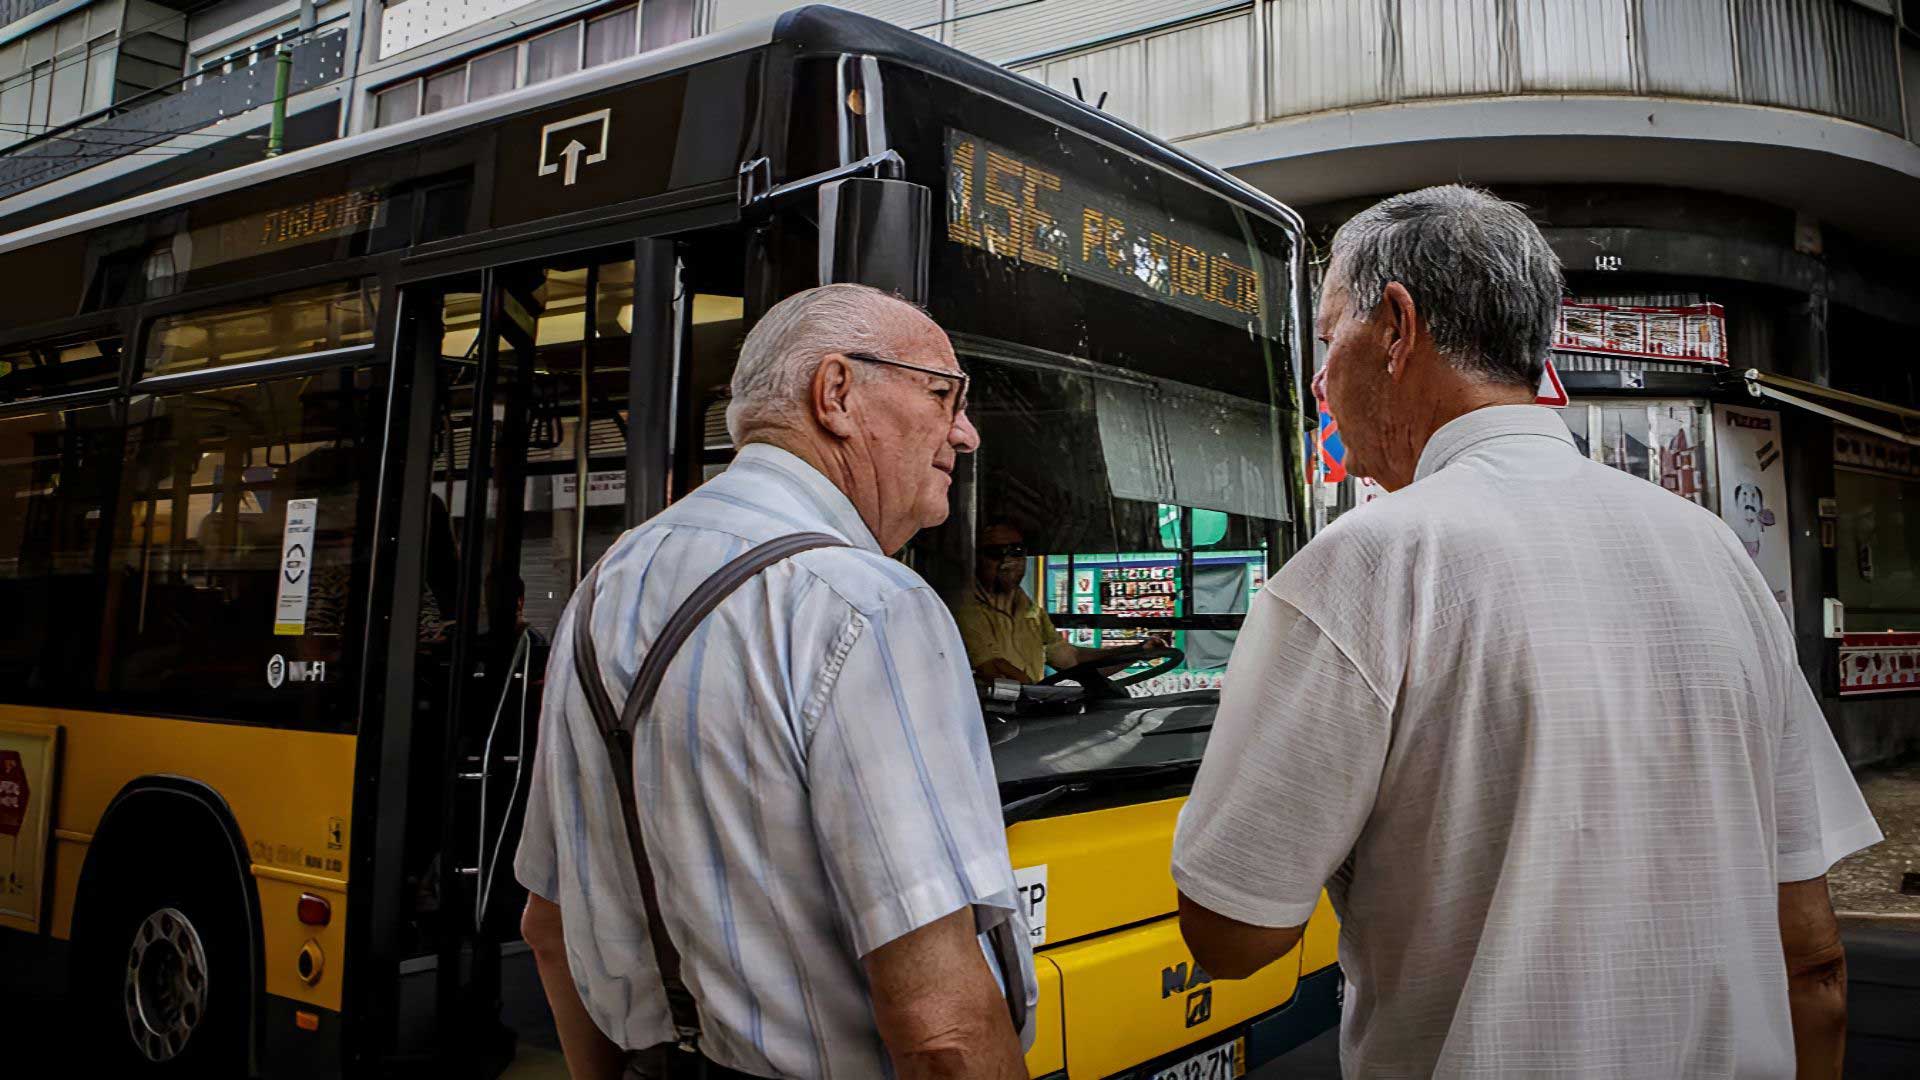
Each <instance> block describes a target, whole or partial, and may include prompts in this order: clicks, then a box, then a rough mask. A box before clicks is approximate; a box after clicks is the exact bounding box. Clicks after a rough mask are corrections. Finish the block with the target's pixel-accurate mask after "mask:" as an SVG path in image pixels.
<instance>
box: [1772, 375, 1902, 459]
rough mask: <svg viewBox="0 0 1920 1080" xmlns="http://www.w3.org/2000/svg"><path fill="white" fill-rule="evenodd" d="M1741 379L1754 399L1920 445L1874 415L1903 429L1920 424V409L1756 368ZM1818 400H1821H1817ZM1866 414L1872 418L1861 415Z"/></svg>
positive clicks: (1887, 437)
mask: <svg viewBox="0 0 1920 1080" xmlns="http://www.w3.org/2000/svg"><path fill="white" fill-rule="evenodd" d="M1741 377H1742V378H1743V379H1744V380H1745V381H1746V384H1747V392H1748V393H1750V394H1752V395H1753V396H1754V397H1757V398H1772V399H1773V400H1775V401H1778V402H1781V403H1782V404H1786V405H1793V406H1796V407H1798V408H1802V409H1805V410H1807V411H1808V412H1811V413H1817V414H1819V415H1821V416H1824V417H1826V418H1827V419H1829V420H1833V421H1835V422H1836V423H1841V424H1846V425H1849V426H1851V427H1857V428H1859V429H1860V430H1862V431H1871V432H1873V433H1874V434H1875V435H1878V436H1880V437H1881V438H1883V439H1892V440H1894V441H1895V442H1900V443H1905V444H1906V445H1908V446H1920V435H1912V434H1908V433H1907V432H1906V431H1903V430H1901V428H1899V427H1889V426H1887V424H1885V423H1878V422H1876V420H1875V419H1874V418H1873V416H1872V415H1871V414H1875V413H1878V414H1881V417H1882V418H1883V419H1887V420H1890V421H1891V422H1892V423H1894V424H1900V425H1902V426H1906V425H1907V424H1908V423H1909V422H1911V423H1914V424H1917V425H1920V409H1909V408H1907V407H1906V406H1905V405H1895V404H1893V403H1892V402H1890V401H1881V400H1879V399H1878V398H1870V397H1865V396H1862V395H1860V394H1849V393H1847V392H1846V391H1845V390H1835V389H1833V388H1832V387H1830V386H1821V385H1820V384H1818V383H1810V382H1806V381H1804V380H1801V379H1789V378H1787V377H1786V376H1785V375H1771V374H1768V373H1767V372H1764V371H1760V370H1758V369H1754V368H1749V369H1747V371H1746V372H1745V373H1744V374H1743V375H1742V376H1741ZM1816 398H1818V399H1820V400H1818V401H1816V400H1814V399H1816ZM1850 410H1851V411H1850ZM1863 412H1864V413H1867V414H1869V415H1865V416H1863V415H1860V414H1861V413H1863Z"/></svg>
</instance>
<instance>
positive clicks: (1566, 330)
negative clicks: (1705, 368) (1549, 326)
mask: <svg viewBox="0 0 1920 1080" xmlns="http://www.w3.org/2000/svg"><path fill="white" fill-rule="evenodd" d="M1553 347H1554V348H1556V349H1561V350H1564V351H1567V352H1586V353H1605V354H1607V355H1610V356H1633V357H1639V358H1641V359H1645V360H1683V361H1687V362H1690V363H1696V364H1714V365H1718V366H1720V367H1725V366H1727V312H1726V309H1725V308H1723V307H1721V306H1720V305H1719V304H1714V303H1705V304H1693V305H1690V306H1688V307H1623V306H1620V305H1616V304H1583V303H1579V302H1577V301H1573V300H1562V301H1561V302H1560V320H1559V322H1558V324H1557V325H1556V326H1555V327H1554V333H1553Z"/></svg>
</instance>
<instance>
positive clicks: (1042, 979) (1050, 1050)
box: [1027, 956, 1067, 1076]
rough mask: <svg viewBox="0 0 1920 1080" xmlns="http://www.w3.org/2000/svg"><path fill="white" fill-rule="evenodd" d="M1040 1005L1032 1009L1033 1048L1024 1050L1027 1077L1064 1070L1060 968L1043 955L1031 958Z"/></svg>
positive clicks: (1064, 1037) (1064, 1055) (1064, 1035)
mask: <svg viewBox="0 0 1920 1080" xmlns="http://www.w3.org/2000/svg"><path fill="white" fill-rule="evenodd" d="M1033 974H1034V977H1035V980H1036V981H1037V982H1038V983H1039V984H1040V1004H1039V1005H1037V1006H1036V1007H1035V1008H1034V1010H1033V1049H1031V1050H1028V1051H1027V1075H1028V1076H1047V1075H1049V1074H1051V1073H1057V1072H1059V1071H1060V1070H1061V1069H1064V1068H1066V1067H1067V1045H1066V1033H1065V1032H1064V1031H1063V1030H1062V1025H1063V1024H1064V1023H1065V1022H1066V1018H1065V1017H1063V1016H1061V1015H1060V969H1059V968H1057V967H1054V966H1053V961H1051V960H1049V959H1047V958H1046V957H1045V956H1036V957H1034V958H1033Z"/></svg>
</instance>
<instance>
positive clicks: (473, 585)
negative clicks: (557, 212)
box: [402, 248, 671, 1067]
mask: <svg viewBox="0 0 1920 1080" xmlns="http://www.w3.org/2000/svg"><path fill="white" fill-rule="evenodd" d="M633 250H634V249H632V248H627V249H624V250H623V251H621V252H619V253H618V254H617V255H608V254H598V255H581V256H575V257H571V258H567V259H561V260H554V261H551V262H547V263H543V264H540V265H533V266H524V265H523V266H512V267H501V268H495V269H489V270H484V271H481V272H479V273H476V274H472V275H469V276H466V277H463V278H461V279H456V280H453V281H450V282H445V283H441V284H438V285H436V286H435V287H434V289H433V291H432V292H430V293H428V294H426V295H427V299H428V301H429V302H430V303H431V304H432V305H435V306H437V308H438V312H439V318H438V320H437V321H435V320H432V319H427V320H425V322H426V324H427V330H426V332H428V333H429V334H437V335H438V336H439V354H438V360H437V361H436V363H435V365H434V368H435V386H434V388H433V392H434V409H433V417H432V427H433V433H432V438H431V447H432V459H433V461H432V467H431V469H430V480H429V483H428V488H429V490H428V491H426V492H424V493H422V495H423V497H424V498H425V499H426V500H427V505H426V514H425V517H426V535H425V538H424V551H423V560H422V561H423V566H422V573H421V586H420V617H419V627H418V632H417V641H418V647H417V651H416V677H415V686H416V695H415V697H416V704H415V708H414V714H413V733H412V736H411V747H412V752H411V755H410V756H411V759H412V761H413V762H414V767H413V768H412V769H411V770H410V782H409V785H408V793H407V803H408V821H407V826H408V827H407V838H406V843H405V848H406V854H405V861H406V869H405V872H404V875H403V877H404V881H405V886H404V887H405V888H406V890H407V892H408V894H409V895H408V897H407V898H406V901H405V903H404V904H403V910H407V911H410V912H411V918H410V920H409V922H410V926H411V928H412V934H411V946H412V947H411V949H410V951H411V953H412V954H413V955H415V956H416V957H417V958H418V959H416V960H415V961H413V963H414V964H415V965H416V966H417V967H418V968H419V969H421V972H422V974H424V971H425V969H429V968H430V969H432V970H433V971H434V973H435V974H434V976H433V978H432V980H431V982H432V1001H433V1003H434V1012H435V1016H436V1022H435V1023H434V1024H433V1025H432V1027H433V1029H434V1030H436V1031H437V1033H438V1040H437V1041H438V1044H439V1045H438V1046H437V1047H432V1048H430V1049H431V1052H434V1053H436V1054H437V1055H439V1056H442V1057H451V1058H464V1059H469V1060H474V1061H476V1063H478V1064H480V1065H481V1066H482V1067H485V1066H486V1065H488V1064H491V1063H498V1062H500V1061H503V1060H504V1059H505V1057H506V1056H507V1055H510V1054H511V1052H512V1043H511V1040H512V1033H511V1032H510V1031H509V1030H508V1029H507V1027H506V1026H505V1025H504V1024H503V1023H502V1021H501V1018H500V1017H501V1006H500V1000H501V993H500V985H501V956H502V945H503V944H505V943H509V942H512V941H513V940H514V939H516V938H517V937H518V936H519V934H518V929H519V915H520V911H521V908H522V906H523V904H524V901H525V895H526V894H525V890H524V889H522V888H521V887H520V886H519V884H518V883H517V882H516V881H515V879H514V874H513V858H514V852H515V850H516V848H517V846H518V842H519V835H520V822H521V820H522V818H523V816H524V813H525V798H526V793H527V787H528V784H529V783H530V781H531V769H532V765H533V752H534V744H535V737H536V731H537V721H538V718H539V714H540V701H541V683H542V679H543V676H544V673H545V670H546V663H547V654H548V650H549V647H550V644H551V642H552V640H553V634H554V630H555V627H556V625H557V624H558V622H559V619H560V616H561V612H562V610H563V609H564V607H565V605H566V603H567V600H568V599H569V598H570V597H571V595H572V592H573V588H574V585H575V583H576V582H577V581H578V580H579V579H580V577H581V575H582V574H583V573H584V571H585V570H586V569H588V568H590V567H591V566H592V565H593V562H594V560H596V559H597V558H599V556H600V554H601V553H602V552H604V551H605V550H606V548H607V547H608V546H610V545H611V544H612V542H613V540H614V539H615V538H617V537H618V536H619V534H620V532H621V531H622V530H623V529H624V528H625V527H626V523H627V516H628V511H627V493H626V480H627V462H628V453H629V443H630V438H629V436H630V433H631V431H632V430H633V425H632V423H631V420H632V416H631V413H632V410H631V409H630V408H629V398H630V396H631V393H632V387H633V385H634V381H633V379H632V377H631V373H632V367H633V362H634V361H633V357H634V345H633V341H634V339H633V335H632V326H633V318H634V266H635V262H634V260H633V258H632V257H631V254H632V252H633ZM621 256H625V257H621ZM410 295H417V294H410ZM654 300H655V301H656V302H657V303H664V304H670V303H671V299H670V296H661V297H655V298H654ZM663 359H664V358H663ZM641 411H642V413H643V414H644V413H647V410H645V409H643V410H641ZM662 456H664V452H662ZM427 957H432V958H433V959H432V960H428V959H426V958H427ZM424 989H425V988H424V987H418V988H416V987H413V986H408V987H406V988H403V991H402V998H403V1002H404V1000H405V999H408V998H411V999H413V1000H418V999H419V996H420V991H421V990H424ZM403 1007H404V1004H403ZM402 1038H403V1039H404V1034H403V1036H402ZM418 1049H419V1050H422V1051H425V1050H429V1048H426V1047H421V1048H418ZM402 1052H403V1053H405V1047H403V1048H402Z"/></svg>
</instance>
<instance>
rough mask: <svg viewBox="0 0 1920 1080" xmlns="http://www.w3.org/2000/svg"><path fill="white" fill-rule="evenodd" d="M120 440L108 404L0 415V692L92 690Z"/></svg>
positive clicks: (82, 694)
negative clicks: (104, 533)
mask: <svg viewBox="0 0 1920 1080" xmlns="http://www.w3.org/2000/svg"><path fill="white" fill-rule="evenodd" d="M119 440H120V429H119V427H118V426H117V425H116V424H115V423H114V422H113V415H112V409H111V408H109V407H107V406H96V407H93V408H89V409H74V410H69V411H67V412H46V413H34V414H32V415H28V416H15V417H10V418H7V419H3V420H0V612H4V613H5V614H4V616H3V617H0V700H6V701H42V702H48V703H54V704H67V703H74V702H78V701H81V700H84V699H85V698H86V697H87V696H88V694H89V692H90V689H91V686H92V683H93V664H92V647H91V646H92V643H93V641H94V640H95V635H96V634H97V633H98V631H99V628H100V594H101V577H100V574H99V568H100V564H99V554H100V550H101V549H100V539H101V538H100V530H101V528H102V523H103V521H105V517H104V513H103V511H104V510H106V509H108V508H109V507H110V505H111V503H112V501H113V493H112V485H113V477H114V474H115V471H116V470H117V469H118V467H119Z"/></svg>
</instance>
